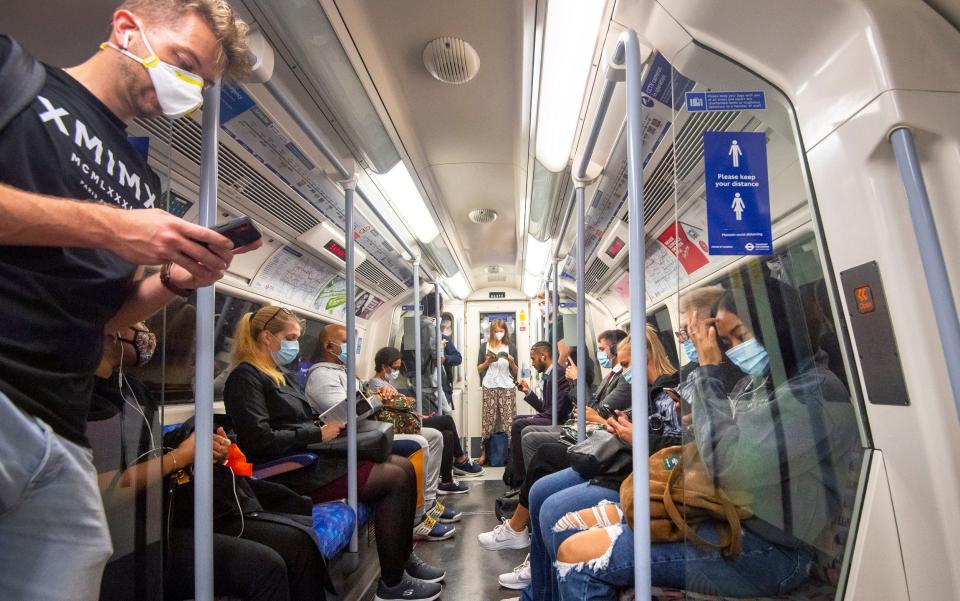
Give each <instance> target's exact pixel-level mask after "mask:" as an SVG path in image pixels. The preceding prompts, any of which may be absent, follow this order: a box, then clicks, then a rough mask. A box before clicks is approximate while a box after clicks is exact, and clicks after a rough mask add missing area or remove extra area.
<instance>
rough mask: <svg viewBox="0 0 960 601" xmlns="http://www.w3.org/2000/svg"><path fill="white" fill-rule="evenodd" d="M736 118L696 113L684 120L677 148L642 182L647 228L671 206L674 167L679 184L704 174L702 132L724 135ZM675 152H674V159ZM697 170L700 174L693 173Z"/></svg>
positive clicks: (669, 150)
mask: <svg viewBox="0 0 960 601" xmlns="http://www.w3.org/2000/svg"><path fill="white" fill-rule="evenodd" d="M739 114H740V113H738V112H710V113H697V114H695V115H693V116H692V117H690V118H689V119H687V122H686V123H684V124H683V127H682V128H680V133H679V134H678V135H677V139H676V145H675V146H673V147H671V148H668V149H667V151H666V153H665V154H664V157H663V159H662V160H661V161H660V163H659V164H658V165H657V166H656V167H655V168H654V170H653V172H652V173H650V175H649V176H648V177H647V178H646V180H645V181H644V182H643V205H644V206H643V211H644V216H645V218H646V224H649V223H650V220H651V219H653V218H654V217H655V216H656V215H657V212H658V211H660V209H662V208H663V206H664V205H665V204H667V203H668V202H669V203H672V202H673V195H674V173H675V172H674V167H675V166H676V167H677V168H678V170H677V173H678V174H679V177H677V178H676V181H678V182H681V184H682V183H684V182H686V181H687V179H688V178H689V177H690V176H691V174H693V175H699V174H701V173H702V172H703V143H702V141H703V132H705V131H725V130H726V129H727V128H728V127H730V124H731V123H733V122H734V121H735V120H736V118H737V116H738V115H739ZM674 152H676V156H675V157H674V156H673V153H674ZM671 159H672V160H671ZM698 167H699V171H698V172H697V171H694V170H695V169H697V168H698ZM624 177H625V176H624ZM623 221H624V223H627V222H629V214H624V216H623Z"/></svg>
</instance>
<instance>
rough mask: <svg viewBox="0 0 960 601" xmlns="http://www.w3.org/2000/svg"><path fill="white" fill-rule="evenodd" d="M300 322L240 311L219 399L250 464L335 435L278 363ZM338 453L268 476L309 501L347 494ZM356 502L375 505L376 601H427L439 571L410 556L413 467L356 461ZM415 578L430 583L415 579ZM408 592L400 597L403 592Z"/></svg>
mask: <svg viewBox="0 0 960 601" xmlns="http://www.w3.org/2000/svg"><path fill="white" fill-rule="evenodd" d="M302 328H303V324H302V321H301V320H300V319H299V318H298V317H297V316H296V315H294V314H293V312H292V311H290V310H289V309H284V308H283V307H264V308H263V309H260V310H259V311H257V312H255V313H247V314H246V315H244V316H243V318H242V319H241V320H240V323H239V324H238V325H237V332H236V334H235V335H234V341H233V344H234V347H233V363H234V365H235V367H234V368H233V370H232V371H231V373H230V377H229V378H227V383H226V386H225V388H224V403H225V405H226V407H227V414H229V415H230V416H231V417H232V418H233V421H234V425H235V426H236V431H237V444H238V445H239V446H240V447H241V448H242V449H243V451H244V452H245V453H246V455H247V458H248V459H249V460H250V461H251V462H252V463H254V464H256V463H259V462H263V461H270V460H273V459H279V458H281V457H284V456H287V455H292V454H294V453H299V452H303V451H306V450H307V446H308V445H310V444H313V443H317V442H321V441H325V440H330V439H332V438H335V437H337V436H338V435H339V434H340V432H341V431H342V430H343V424H339V423H329V424H324V423H323V422H321V421H320V418H319V416H317V415H316V414H314V412H313V410H312V409H311V407H310V404H309V403H307V398H306V396H304V393H303V389H302V388H301V387H300V383H299V382H298V381H297V379H296V378H295V377H293V376H288V375H287V374H285V373H284V372H283V371H282V370H281V369H280V368H281V367H282V366H284V365H288V364H290V363H293V361H294V360H296V358H297V357H298V356H299V354H300V334H301V332H302ZM346 472H347V462H346V458H345V457H333V456H330V455H326V454H320V455H319V457H318V458H317V460H316V461H315V462H314V463H313V464H311V465H310V466H307V467H305V468H303V469H299V470H295V471H292V472H287V473H285V474H280V475H279V476H275V477H274V478H272V480H274V481H276V482H279V483H281V484H284V485H285V486H287V487H289V488H291V489H293V490H294V491H296V492H297V493H299V494H302V495H308V496H310V498H311V499H313V501H314V502H315V503H322V502H325V501H333V500H336V499H342V498H344V497H346V496H347V477H346ZM357 489H358V492H359V499H360V501H363V502H364V503H369V504H372V505H376V508H377V510H376V513H375V514H374V520H375V527H376V531H377V554H378V556H379V558H380V572H381V579H380V583H379V586H378V588H377V597H376V598H378V599H382V600H387V599H401V598H404V599H434V598H436V596H438V595H439V594H440V590H441V588H442V587H441V586H440V585H439V584H436V582H438V581H439V580H440V579H442V578H443V575H444V574H443V572H442V571H441V570H437V569H436V568H432V567H430V566H427V565H426V564H423V562H421V561H419V560H417V559H416V558H411V553H412V551H413V534H412V531H411V528H410V526H411V525H412V524H413V517H414V512H415V509H416V503H417V482H416V472H414V470H413V466H412V465H411V464H410V462H409V461H408V460H406V459H403V458H401V457H397V456H391V457H390V458H389V459H388V460H387V461H385V462H383V463H372V462H369V461H361V462H359V465H358V466H357ZM415 575H420V576H424V577H427V578H429V579H431V580H433V582H425V581H424V580H419V579H417V578H416V577H415ZM411 589H412V590H413V593H412V594H407V595H406V596H404V592H405V591H406V592H408V593H409V591H410V590H411Z"/></svg>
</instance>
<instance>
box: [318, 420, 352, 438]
mask: <svg viewBox="0 0 960 601" xmlns="http://www.w3.org/2000/svg"><path fill="white" fill-rule="evenodd" d="M345 427H346V426H345V425H343V424H341V423H339V422H330V423H329V424H323V426H321V427H320V436H321V440H323V442H327V441H328V440H333V439H334V438H336V437H337V436H340V433H341V432H343V429H344V428H345Z"/></svg>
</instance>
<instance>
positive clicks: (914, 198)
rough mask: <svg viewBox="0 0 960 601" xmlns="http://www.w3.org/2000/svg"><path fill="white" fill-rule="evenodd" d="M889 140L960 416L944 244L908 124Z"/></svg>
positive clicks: (959, 360) (959, 339)
mask: <svg viewBox="0 0 960 601" xmlns="http://www.w3.org/2000/svg"><path fill="white" fill-rule="evenodd" d="M890 143H891V144H893V154H894V156H895V157H896V159H897V167H899V168H900V178H901V179H902V180H903V187H904V189H905V190H906V193H907V207H908V208H909V209H910V221H911V222H912V223H913V233H914V235H915V236H916V238H917V246H918V247H919V250H920V261H921V263H922V264H923V274H924V275H925V276H926V278H927V287H928V288H929V289H930V301H931V302H932V303H933V314H934V316H935V317H936V319H937V331H938V332H939V333H940V345H941V346H942V347H943V358H944V361H945V362H946V364H947V374H948V375H949V376H950V388H951V390H952V392H953V403H954V405H955V406H956V409H957V415H958V417H960V321H958V318H957V304H956V301H955V300H954V298H953V293H952V292H951V290H952V289H951V288H950V277H949V275H948V274H947V265H946V263H944V260H943V248H942V247H941V245H940V237H939V236H938V235H937V226H936V223H935V222H934V218H933V212H932V211H931V210H930V197H929V196H928V195H927V186H926V184H925V183H924V181H923V171H921V170H920V159H919V158H918V157H917V149H916V147H915V146H914V144H913V132H911V131H910V129H909V128H906V127H898V128H897V129H895V130H893V133H891V134H890Z"/></svg>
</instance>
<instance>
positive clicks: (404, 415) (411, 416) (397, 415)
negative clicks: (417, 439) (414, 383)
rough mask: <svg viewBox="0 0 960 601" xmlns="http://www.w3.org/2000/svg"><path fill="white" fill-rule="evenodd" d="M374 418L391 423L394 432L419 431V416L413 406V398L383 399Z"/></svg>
mask: <svg viewBox="0 0 960 601" xmlns="http://www.w3.org/2000/svg"><path fill="white" fill-rule="evenodd" d="M376 418H377V420H379V421H381V422H386V423H388V424H393V431H394V433H395V434H419V433H420V428H421V423H420V416H419V415H417V410H416V409H415V408H414V407H413V400H412V399H409V398H407V397H397V398H395V399H392V400H389V401H383V406H382V407H380V410H379V411H377V413H376Z"/></svg>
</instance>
